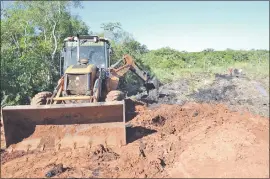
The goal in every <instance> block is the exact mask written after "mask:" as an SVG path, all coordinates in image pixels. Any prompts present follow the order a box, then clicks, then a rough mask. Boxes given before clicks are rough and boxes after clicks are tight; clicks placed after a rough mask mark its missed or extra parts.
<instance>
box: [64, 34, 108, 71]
mask: <svg viewBox="0 0 270 179" xmlns="http://www.w3.org/2000/svg"><path fill="white" fill-rule="evenodd" d="M78 43H79V44H78ZM110 54H111V46H110V43H109V41H108V40H107V39H104V38H100V37H98V36H89V35H87V36H86V35H85V36H79V35H77V36H76V37H68V38H66V39H65V40H64V48H63V51H62V58H63V59H64V60H63V65H62V60H61V61H60V68H61V71H60V75H62V74H63V72H64V71H65V70H66V69H67V68H68V67H69V66H70V65H86V64H93V65H95V66H96V67H98V68H102V69H107V68H108V67H109V66H110ZM62 70H63V71H62Z"/></svg>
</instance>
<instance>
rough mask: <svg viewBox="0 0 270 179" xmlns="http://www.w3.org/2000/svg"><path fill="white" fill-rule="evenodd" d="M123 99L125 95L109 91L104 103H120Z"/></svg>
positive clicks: (116, 91)
mask: <svg viewBox="0 0 270 179" xmlns="http://www.w3.org/2000/svg"><path fill="white" fill-rule="evenodd" d="M124 98H125V94H124V93H123V92H122V91H118V90H114V91H110V92H109V93H108V94H107V96H106V100H105V101H122V100H123V99H124Z"/></svg>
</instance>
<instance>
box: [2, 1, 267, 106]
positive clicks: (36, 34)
mask: <svg viewBox="0 0 270 179" xmlns="http://www.w3.org/2000/svg"><path fill="white" fill-rule="evenodd" d="M71 6H72V7H77V8H80V6H81V4H80V3H78V2H75V3H71V2H67V1H31V2H27V1H25V2H24V1H19V2H16V3H14V5H13V6H12V7H9V8H7V9H4V10H2V9H1V13H2V19H1V91H0V92H1V105H4V104H8V105H15V104H27V103H28V102H29V97H30V98H31V97H33V95H34V94H36V93H38V92H40V91H45V90H48V91H52V90H53V88H54V86H55V84H56V83H57V81H58V79H59V77H60V76H59V58H60V51H61V48H62V43H63V40H64V38H65V37H68V36H70V35H75V34H77V33H79V34H93V32H91V31H90V30H89V27H87V25H86V24H85V23H84V22H83V21H81V20H80V19H79V17H76V16H72V15H71V13H70V10H69V7H71ZM101 27H102V29H103V31H102V32H97V33H94V34H98V35H106V37H109V39H111V40H112V46H113V49H114V54H113V57H112V60H113V62H116V61H117V60H118V59H120V58H122V56H123V54H130V55H131V56H132V57H133V58H134V59H135V60H136V62H137V63H138V64H139V65H140V66H142V67H143V68H144V69H145V70H149V71H150V73H151V74H152V75H156V76H157V77H158V78H159V79H160V81H161V82H168V81H172V80H174V79H178V78H181V77H182V76H185V75H189V74H191V73H195V72H209V73H216V72H224V71H227V69H228V68H229V67H241V68H243V69H244V70H246V71H247V72H248V74H250V75H253V76H258V75H261V76H262V77H265V76H267V77H268V76H269V51H267V50H250V51H234V50H230V49H228V50H226V51H214V50H213V49H206V50H204V51H202V52H194V53H188V52H180V51H177V50H174V49H171V48H162V49H158V50H151V51H150V50H148V49H147V47H146V46H145V45H143V44H141V43H139V42H138V41H136V40H135V39H134V38H133V37H132V35H131V34H129V33H128V32H126V31H124V30H123V29H122V28H121V24H120V23H118V22H116V23H112V22H111V23H104V24H101ZM138 83H141V82H140V81H139V80H138V78H137V77H136V76H134V75H133V74H132V73H128V74H127V75H126V77H125V78H124V79H123V80H122V81H121V88H128V87H129V86H138Z"/></svg>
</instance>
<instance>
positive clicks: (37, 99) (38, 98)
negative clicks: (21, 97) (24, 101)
mask: <svg viewBox="0 0 270 179" xmlns="http://www.w3.org/2000/svg"><path fill="white" fill-rule="evenodd" d="M51 96H52V93H51V92H48V91H44V92H40V93H38V94H36V95H35V96H34V97H33V98H32V100H31V105H33V106H38V105H46V103H47V100H48V99H49V98H50V97H51Z"/></svg>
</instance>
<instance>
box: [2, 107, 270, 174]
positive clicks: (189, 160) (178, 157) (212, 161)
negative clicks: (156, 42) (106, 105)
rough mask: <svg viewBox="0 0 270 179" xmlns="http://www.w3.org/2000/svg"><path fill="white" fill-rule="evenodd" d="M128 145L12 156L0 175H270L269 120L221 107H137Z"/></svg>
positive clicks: (7, 160) (130, 125) (5, 153)
mask: <svg viewBox="0 0 270 179" xmlns="http://www.w3.org/2000/svg"><path fill="white" fill-rule="evenodd" d="M133 108H134V113H133V114H132V113H130V114H132V115H130V116H129V117H130V119H129V122H128V126H129V127H128V128H127V139H128V142H129V143H128V145H126V146H123V147H120V148H109V147H107V146H102V145H99V146H97V147H91V148H76V149H60V150H59V151H44V152H34V153H30V152H29V153H26V154H23V155H18V157H17V158H13V157H8V156H7V155H12V154H7V152H3V153H1V158H2V157H4V156H5V157H4V158H7V159H5V163H3V164H1V169H2V170H1V172H2V176H1V177H42V178H43V177H45V174H46V172H47V171H48V170H49V169H50V167H51V166H54V165H56V164H59V163H61V164H63V172H62V173H59V174H58V175H57V176H55V177H59V178H64V177H69V178H72V177H74V178H80V177H82V178H86V177H95V178H98V177H110V178H111V177H129V178H130V177H143V178H144V177H254V178H255V177H269V118H264V117H260V116H255V115H252V114H250V113H248V112H242V113H240V112H233V111H230V110H229V109H228V108H226V107H225V106H224V105H222V104H198V103H186V104H184V105H182V106H180V105H168V104H167V105H166V104H162V105H157V106H155V107H151V108H146V107H145V106H143V105H142V104H136V105H135V106H133ZM130 112H131V111H130Z"/></svg>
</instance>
